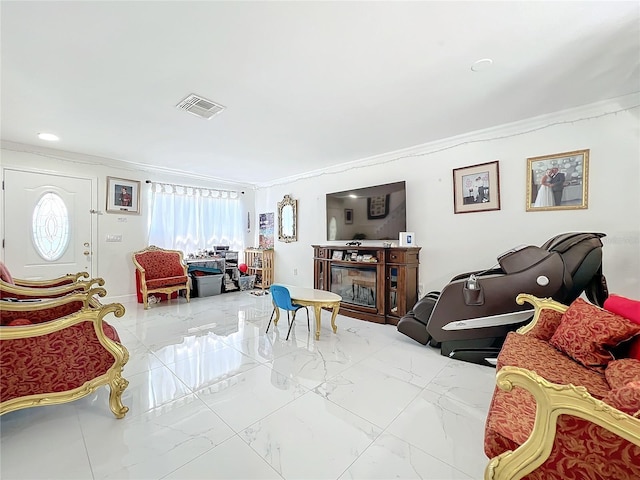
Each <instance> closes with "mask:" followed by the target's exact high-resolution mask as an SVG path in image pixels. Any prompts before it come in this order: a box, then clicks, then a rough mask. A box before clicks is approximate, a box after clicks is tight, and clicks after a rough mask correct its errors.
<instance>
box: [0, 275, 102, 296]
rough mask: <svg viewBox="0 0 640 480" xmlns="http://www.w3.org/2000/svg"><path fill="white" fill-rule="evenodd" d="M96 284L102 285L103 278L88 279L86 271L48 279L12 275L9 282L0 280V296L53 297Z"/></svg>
mask: <svg viewBox="0 0 640 480" xmlns="http://www.w3.org/2000/svg"><path fill="white" fill-rule="evenodd" d="M85 278H86V279H88V280H85ZM96 285H98V286H102V285H104V279H102V278H91V279H89V274H88V273H87V272H79V273H75V274H69V275H65V276H62V277H58V278H53V279H49V280H22V279H19V278H15V277H14V278H12V281H11V282H7V281H5V280H0V298H19V299H21V298H33V297H37V298H55V297H61V296H63V295H67V294H69V293H72V292H86V291H88V290H90V289H91V288H92V287H94V286H96Z"/></svg>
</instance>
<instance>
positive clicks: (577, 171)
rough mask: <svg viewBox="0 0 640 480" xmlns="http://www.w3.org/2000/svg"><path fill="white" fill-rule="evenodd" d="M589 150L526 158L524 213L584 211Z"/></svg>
mask: <svg viewBox="0 0 640 480" xmlns="http://www.w3.org/2000/svg"><path fill="white" fill-rule="evenodd" d="M588 186H589V150H575V151H573V152H564V153H556V154H554V155H545V156H542V157H532V158H528V159H527V212H537V211H546V210H575V209H581V208H587V204H588V202H587V201H588Z"/></svg>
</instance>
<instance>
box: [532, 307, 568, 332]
mask: <svg viewBox="0 0 640 480" xmlns="http://www.w3.org/2000/svg"><path fill="white" fill-rule="evenodd" d="M561 320H562V312H558V311H556V310H551V309H549V308H547V309H544V310H542V311H541V312H540V316H539V317H538V321H537V322H536V324H535V325H534V327H533V328H532V329H531V330H529V331H528V332H527V333H526V335H531V336H533V337H536V338H539V339H540V340H549V339H550V338H551V337H552V336H553V334H554V333H556V329H557V328H558V325H560V321H561Z"/></svg>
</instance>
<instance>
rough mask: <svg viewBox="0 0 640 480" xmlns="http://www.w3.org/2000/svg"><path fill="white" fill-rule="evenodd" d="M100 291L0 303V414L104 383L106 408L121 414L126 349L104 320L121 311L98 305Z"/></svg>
mask: <svg viewBox="0 0 640 480" xmlns="http://www.w3.org/2000/svg"><path fill="white" fill-rule="evenodd" d="M105 293H106V292H105V290H104V289H103V288H94V289H91V290H89V291H88V292H76V293H71V294H68V295H65V296H63V297H59V298H53V299H42V300H40V301H34V302H25V301H22V302H11V301H0V324H1V325H0V371H1V374H0V415H2V414H5V413H8V412H11V411H14V410H18V409H22V408H27V407H34V406H40V405H53V404H60V403H66V402H70V401H73V400H76V399H79V398H82V397H84V396H86V395H89V394H90V393H92V392H93V391H95V390H96V389H97V388H99V387H101V386H102V385H109V387H110V396H109V406H110V408H111V410H112V412H113V414H114V415H115V416H116V417H117V418H122V417H124V415H125V414H126V413H127V411H128V410H129V409H128V408H127V407H125V406H124V405H123V404H122V393H123V391H124V390H125V388H126V387H127V385H128V381H127V380H126V379H124V378H123V377H122V370H123V367H124V365H125V364H126V363H127V361H128V359H129V352H128V351H127V349H126V348H125V347H124V345H122V344H121V343H120V339H119V337H118V333H117V331H116V330H115V328H113V327H112V326H111V325H109V324H108V323H107V322H106V321H104V318H105V316H107V315H108V314H111V313H113V314H114V315H115V316H116V317H121V316H122V315H124V311H125V310H124V307H123V306H122V305H121V304H118V303H112V304H107V305H102V304H100V302H99V301H98V299H97V297H99V296H104V295H105Z"/></svg>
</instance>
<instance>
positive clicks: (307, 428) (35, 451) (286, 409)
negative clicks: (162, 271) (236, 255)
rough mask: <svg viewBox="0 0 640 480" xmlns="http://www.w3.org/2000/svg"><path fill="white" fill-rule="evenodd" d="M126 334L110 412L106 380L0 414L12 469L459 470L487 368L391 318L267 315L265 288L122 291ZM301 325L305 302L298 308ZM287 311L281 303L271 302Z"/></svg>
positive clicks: (405, 473)
mask: <svg viewBox="0 0 640 480" xmlns="http://www.w3.org/2000/svg"><path fill="white" fill-rule="evenodd" d="M122 303H123V304H124V305H125V307H126V314H125V315H124V317H122V318H119V319H118V318H115V317H113V316H110V317H111V318H108V320H107V321H109V323H111V324H112V325H114V326H115V327H116V329H117V330H118V333H119V335H120V337H121V339H122V341H123V343H124V344H125V346H126V347H127V348H128V349H129V352H130V354H131V358H130V360H129V363H128V364H127V366H126V367H125V371H124V375H125V378H127V379H128V380H129V382H130V384H129V387H128V388H127V389H126V390H125V392H124V395H123V402H124V404H125V405H127V406H128V407H129V408H130V411H129V413H128V414H127V415H126V417H125V418H124V419H121V420H117V419H116V418H115V417H114V416H113V415H112V413H111V410H110V409H109V407H108V393H109V390H108V388H107V387H102V388H100V389H99V390H98V391H96V392H94V393H93V394H92V395H90V396H88V397H85V398H83V399H80V400H77V401H75V402H71V403H67V404H64V405H57V406H46V407H35V408H28V409H24V410H20V411H16V412H11V413H8V414H5V415H3V416H2V417H0V434H1V437H0V438H1V443H0V477H1V478H2V479H3V480H13V479H21V480H24V479H65V480H69V479H96V480H98V479H100V480H102V479H136V480H137V479H175V480H187V479H225V480H226V479H278V480H282V479H284V480H297V479H339V480H346V479H391V478H403V479H418V478H420V479H430V480H444V479H447V480H448V479H467V480H468V479H473V480H479V479H481V478H482V474H483V471H484V467H485V465H486V463H487V459H486V458H485V456H484V453H483V450H482V444H483V428H484V420H485V417H486V413H487V411H488V408H489V402H490V400H491V395H492V392H493V388H494V378H495V370H493V369H492V368H490V367H484V366H478V365H473V364H469V363H464V362H460V361H456V360H451V359H448V358H445V357H443V356H441V355H440V354H439V352H438V351H436V350H434V349H432V348H431V347H425V346H423V345H420V344H418V343H416V342H415V341H413V340H411V339H410V338H408V337H406V336H404V335H402V334H400V333H399V332H398V331H397V330H396V328H395V327H394V326H391V325H379V324H374V323H370V322H365V321H361V320H356V319H352V318H349V317H345V316H342V315H340V316H338V318H337V325H338V332H337V334H334V333H333V332H332V330H331V327H330V314H329V312H323V318H322V331H321V336H320V340H318V341H316V340H315V339H314V336H313V333H309V332H308V330H307V322H306V317H305V315H304V312H302V311H301V312H299V314H298V319H297V320H296V323H295V326H294V328H293V331H292V333H291V337H290V338H289V341H285V340H284V339H285V337H286V333H287V325H286V320H281V322H280V324H279V325H278V326H277V328H273V327H271V329H270V330H269V333H268V334H265V329H266V326H267V323H268V321H269V317H270V314H271V310H272V306H271V300H270V298H269V296H265V297H256V296H253V295H250V294H248V293H247V292H233V293H226V294H222V295H217V296H213V297H206V298H194V299H192V301H191V303H186V302H185V301H184V299H178V300H173V301H172V302H170V303H166V302H161V303H159V304H156V305H152V306H151V308H150V309H149V310H146V311H145V310H144V309H143V307H142V305H140V304H138V303H136V302H135V299H133V300H127V301H122ZM310 315H311V324H312V331H313V312H312V311H310ZM284 318H285V319H286V317H284Z"/></svg>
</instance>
